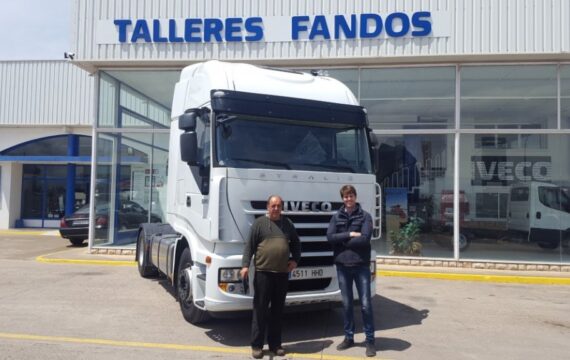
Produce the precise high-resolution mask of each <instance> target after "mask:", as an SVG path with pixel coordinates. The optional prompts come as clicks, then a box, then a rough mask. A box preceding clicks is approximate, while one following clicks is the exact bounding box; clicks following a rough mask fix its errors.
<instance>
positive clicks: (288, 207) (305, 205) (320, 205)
mask: <svg viewBox="0 0 570 360" xmlns="http://www.w3.org/2000/svg"><path fill="white" fill-rule="evenodd" d="M283 211H312V212H319V211H332V204H331V203H330V202H328V201H322V202H321V201H284V202H283Z"/></svg>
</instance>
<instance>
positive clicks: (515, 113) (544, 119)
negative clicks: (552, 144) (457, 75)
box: [460, 65, 557, 147]
mask: <svg viewBox="0 0 570 360" xmlns="http://www.w3.org/2000/svg"><path fill="white" fill-rule="evenodd" d="M460 89H461V127H462V128H487V129H495V128H505V127H506V128H512V129H520V128H529V127H530V128H536V129H553V128H556V126H557V110H556V109H557V75H556V66H555V65H517V66H514V65H505V66H464V67H462V68H461V87H460ZM485 144H487V145H489V146H497V147H508V146H509V145H510V144H511V141H510V140H509V139H507V138H504V137H503V138H502V139H499V138H497V141H495V142H493V141H490V142H489V141H486V142H485Z"/></svg>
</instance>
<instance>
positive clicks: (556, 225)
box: [507, 181, 570, 249]
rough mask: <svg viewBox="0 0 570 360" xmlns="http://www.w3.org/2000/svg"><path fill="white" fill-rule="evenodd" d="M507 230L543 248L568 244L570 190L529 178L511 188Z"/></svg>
mask: <svg viewBox="0 0 570 360" xmlns="http://www.w3.org/2000/svg"><path fill="white" fill-rule="evenodd" d="M507 224H508V230H509V232H510V233H511V235H514V236H517V235H518V236H519V237H522V238H523V239H525V240H526V241H528V242H536V243H537V244H538V246H540V247H541V248H544V249H556V248H557V247H558V246H559V245H560V244H562V245H563V246H564V247H568V242H569V241H570V189H569V188H568V187H564V186H559V185H556V184H552V183H546V182H539V181H532V182H529V183H521V184H516V185H513V186H512V187H511V191H510V196H509V207H508V222H507Z"/></svg>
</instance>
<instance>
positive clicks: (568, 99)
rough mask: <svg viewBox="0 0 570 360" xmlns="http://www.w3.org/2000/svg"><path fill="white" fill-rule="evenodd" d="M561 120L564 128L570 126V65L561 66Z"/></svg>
mask: <svg viewBox="0 0 570 360" xmlns="http://www.w3.org/2000/svg"><path fill="white" fill-rule="evenodd" d="M560 120H561V126H562V128H563V129H569V128H570V65H561V66H560Z"/></svg>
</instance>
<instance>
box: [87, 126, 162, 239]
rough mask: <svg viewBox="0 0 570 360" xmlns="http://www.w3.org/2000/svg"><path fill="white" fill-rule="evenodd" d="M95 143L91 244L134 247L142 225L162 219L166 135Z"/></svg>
mask: <svg viewBox="0 0 570 360" xmlns="http://www.w3.org/2000/svg"><path fill="white" fill-rule="evenodd" d="M155 137H156V138H161V139H160V141H157V142H156V143H155V142H154V140H153V139H154V138H155ZM165 137H166V139H165ZM97 141H98V144H101V146H98V149H97V155H98V156H97V162H98V166H97V181H96V190H95V207H96V209H97V210H96V213H95V242H94V244H95V245H105V246H109V245H113V246H116V245H128V244H134V243H135V242H136V236H137V229H138V227H139V225H140V224H141V223H147V222H161V221H163V219H164V212H165V209H164V208H163V207H164V206H165V201H166V193H165V191H166V190H165V189H166V159H167V148H164V147H162V146H164V145H166V146H168V135H167V134H148V133H145V134H140V133H138V134H137V133H122V134H99V135H98V139H97ZM165 142H166V143H165ZM155 157H156V158H155ZM151 159H154V160H155V161H156V164H157V166H155V167H153V166H152V164H151V162H150V161H151Z"/></svg>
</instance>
